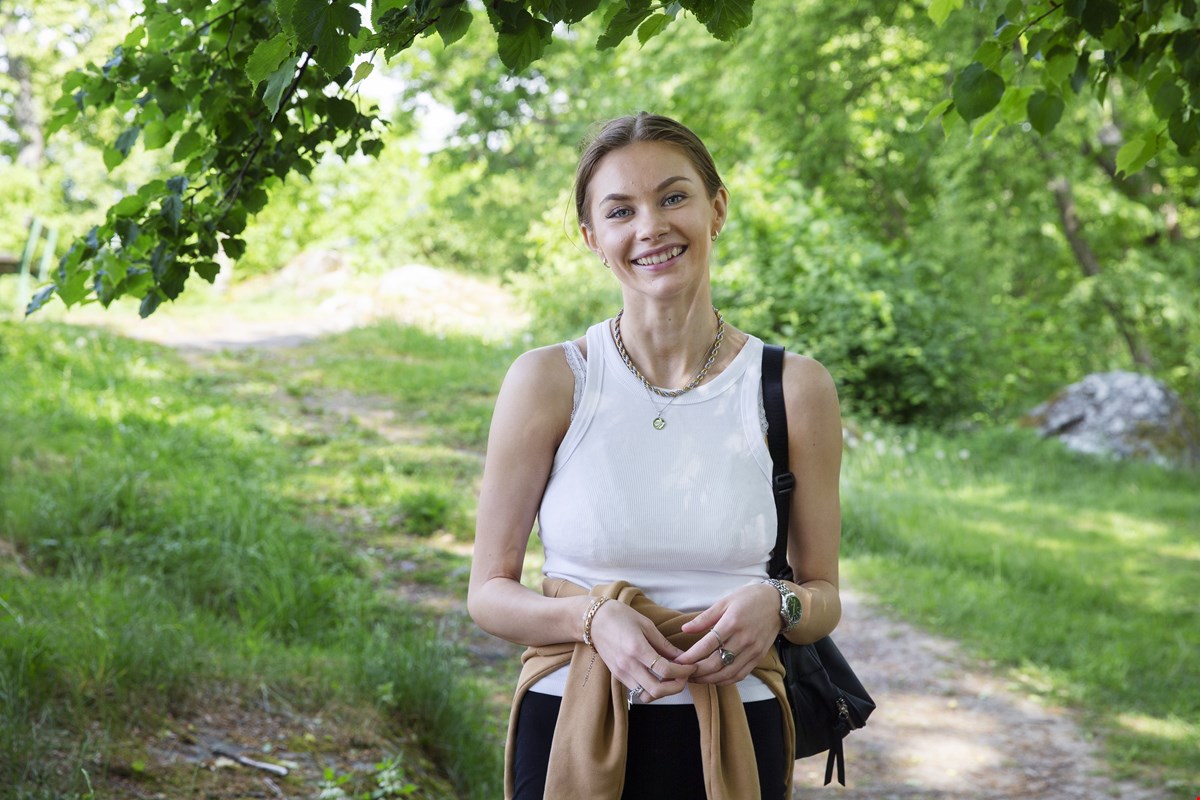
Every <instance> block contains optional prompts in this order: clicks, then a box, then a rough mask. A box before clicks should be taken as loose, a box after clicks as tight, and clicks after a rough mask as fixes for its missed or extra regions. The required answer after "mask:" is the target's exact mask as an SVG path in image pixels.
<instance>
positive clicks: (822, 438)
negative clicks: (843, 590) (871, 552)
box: [775, 354, 842, 643]
mask: <svg viewBox="0 0 1200 800" xmlns="http://www.w3.org/2000/svg"><path fill="white" fill-rule="evenodd" d="M783 381H784V397H785V399H786V401H787V410H788V411H787V413H788V456H789V460H790V462H791V470H792V473H793V474H794V475H795V476H796V489H795V491H794V492H793V493H792V511H791V519H790V525H789V529H788V563H789V564H791V566H792V572H793V574H794V576H795V578H794V584H795V585H793V586H792V591H794V592H796V594H797V596H799V598H800V604H801V606H802V607H803V609H804V615H803V617H801V619H800V623H799V624H798V625H797V626H796V627H795V628H793V629H792V630H791V631H790V632H789V633H788V639H790V640H791V641H793V642H797V643H804V642H815V641H816V640H817V639H820V638H821V637H823V636H827V635H829V633H830V632H832V631H833V629H834V628H836V627H837V624H838V621H839V620H840V619H841V616H842V604H841V600H840V599H839V597H838V549H839V547H840V545H841V540H842V509H841V497H840V492H839V487H838V481H839V476H840V473H841V467H842V417H841V411H840V410H839V407H838V397H837V388H836V387H835V386H834V384H833V378H832V377H831V376H830V375H829V372H828V371H827V370H826V369H825V368H824V367H823V366H821V365H820V364H819V363H817V362H816V361H814V360H812V359H811V358H806V357H804V356H798V355H791V354H789V355H788V357H787V360H786V361H785V362H784V367H783ZM775 600H776V601H777V600H778V594H777V595H776V597H775Z"/></svg>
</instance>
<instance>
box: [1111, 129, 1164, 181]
mask: <svg viewBox="0 0 1200 800" xmlns="http://www.w3.org/2000/svg"><path fill="white" fill-rule="evenodd" d="M1157 154H1158V134H1156V133H1154V131H1147V132H1146V133H1143V134H1141V135H1139V136H1135V137H1134V138H1132V139H1130V140H1129V141H1128V142H1126V143H1125V144H1124V145H1122V147H1121V149H1120V150H1118V151H1117V172H1118V173H1124V174H1125V176H1127V177H1128V176H1129V175H1132V174H1133V173H1135V172H1137V171H1138V170H1140V169H1141V168H1142V167H1144V166H1146V164H1147V162H1149V161H1150V159H1152V158H1154V156H1155V155H1157Z"/></svg>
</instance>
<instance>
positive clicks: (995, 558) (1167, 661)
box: [843, 427, 1200, 791]
mask: <svg viewBox="0 0 1200 800" xmlns="http://www.w3.org/2000/svg"><path fill="white" fill-rule="evenodd" d="M843 476H844V477H843V485H844V487H845V495H844V501H843V507H844V509H845V520H846V521H845V534H844V535H845V539H844V552H845V553H846V555H847V559H846V569H847V572H848V573H849V574H851V575H853V576H854V577H856V578H858V579H859V580H860V581H861V582H865V584H866V585H867V586H868V587H870V589H871V591H872V592H874V593H877V594H878V595H879V596H880V597H881V598H883V599H884V600H885V602H886V604H887V605H888V606H890V607H892V608H894V609H896V610H897V611H898V612H900V613H901V614H903V615H904V616H906V617H907V618H909V619H912V620H913V621H916V622H918V623H920V624H922V625H924V626H926V627H929V628H930V629H933V630H937V631H939V632H940V633H942V634H944V635H948V636H951V637H953V638H956V639H958V640H960V641H962V642H964V643H965V644H966V645H967V647H968V648H969V650H971V651H972V652H973V653H974V654H975V655H977V656H979V657H982V658H984V659H986V660H987V661H989V662H991V663H993V664H994V665H996V666H997V667H998V668H999V669H1000V670H1002V671H1004V672H1006V673H1007V674H1009V675H1010V676H1011V677H1012V679H1013V681H1014V682H1015V683H1016V684H1018V685H1019V687H1020V688H1022V689H1024V690H1026V691H1028V692H1030V693H1033V694H1036V695H1039V696H1042V697H1044V698H1046V699H1047V700H1049V701H1053V702H1058V703H1065V704H1067V705H1070V706H1074V707H1077V708H1080V709H1082V710H1083V711H1084V713H1085V715H1086V717H1087V721H1088V723H1089V727H1091V729H1092V730H1093V731H1095V732H1097V733H1099V734H1102V735H1103V737H1104V738H1105V740H1106V742H1107V745H1108V755H1109V757H1110V761H1111V763H1113V764H1114V765H1115V766H1116V767H1117V768H1118V771H1119V772H1122V773H1125V774H1134V775H1137V776H1139V777H1141V778H1143V779H1144V780H1146V781H1147V782H1149V783H1151V784H1152V785H1160V786H1168V787H1172V788H1174V789H1179V790H1186V791H1191V790H1192V789H1195V788H1196V787H1197V786H1200V761H1198V759H1197V753H1200V478H1198V476H1197V475H1196V474H1195V473H1190V474H1189V473H1179V472H1168V471H1165V470H1162V469H1159V468H1157V467H1153V466H1148V465H1140V464H1122V463H1114V462H1107V461H1103V460H1097V459H1095V458H1091V457H1087V456H1081V455H1077V454H1073V453H1070V452H1068V451H1066V450H1065V449H1063V448H1061V447H1060V446H1058V445H1057V444H1056V443H1052V442H1043V441H1040V440H1039V439H1038V438H1037V437H1036V435H1035V434H1033V433H1032V432H1031V431H1028V430H1008V431H1004V430H993V431H977V432H973V433H964V434H961V435H958V436H943V435H936V434H932V433H928V432H919V431H914V430H894V429H888V428H883V427H867V428H866V429H865V430H864V431H862V432H861V436H860V437H859V439H858V443H857V445H856V446H855V447H854V448H853V449H852V450H850V452H849V453H848V454H847V458H846V464H845V468H844V472H843Z"/></svg>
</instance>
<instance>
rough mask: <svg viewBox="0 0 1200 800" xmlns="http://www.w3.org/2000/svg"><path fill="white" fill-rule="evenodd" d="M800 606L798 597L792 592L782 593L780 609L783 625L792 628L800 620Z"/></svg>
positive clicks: (801, 609) (801, 610)
mask: <svg viewBox="0 0 1200 800" xmlns="http://www.w3.org/2000/svg"><path fill="white" fill-rule="evenodd" d="M803 610H804V609H803V608H802V607H801V606H800V598H799V597H796V595H794V594H793V593H792V592H788V593H787V594H785V595H783V607H782V609H781V611H780V614H781V616H782V617H783V620H784V626H785V627H787V628H793V627H795V626H796V624H797V623H798V622H800V614H801V613H802V612H803Z"/></svg>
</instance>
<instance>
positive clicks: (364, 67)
mask: <svg viewBox="0 0 1200 800" xmlns="http://www.w3.org/2000/svg"><path fill="white" fill-rule="evenodd" d="M374 70H375V62H374V61H364V62H362V63H361V64H359V65H358V66H357V67H355V68H354V77H353V78H351V79H350V85H351V86H353V85H354V84H356V83H358V82H359V81H361V80H364V79H365V78H366V77H367V76H368V75H370V74H371V73H372V72H373V71H374Z"/></svg>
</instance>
